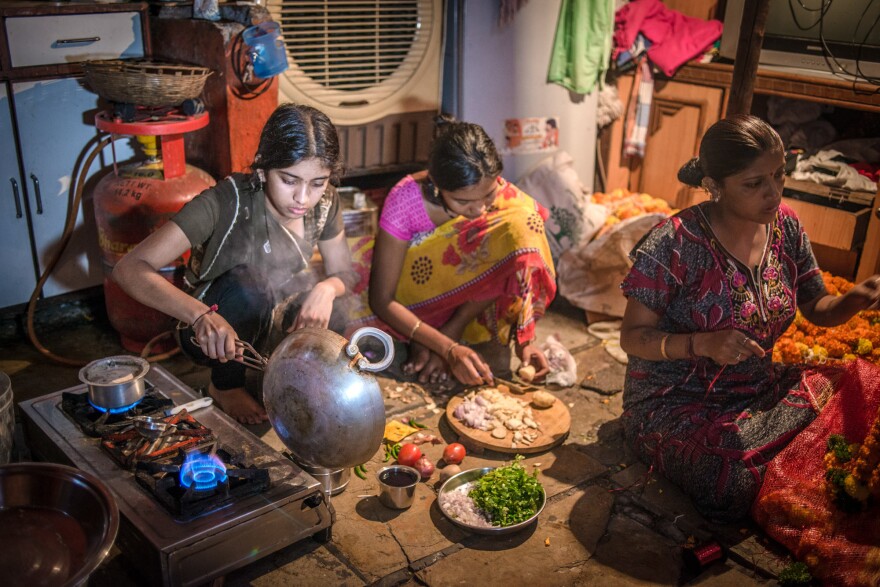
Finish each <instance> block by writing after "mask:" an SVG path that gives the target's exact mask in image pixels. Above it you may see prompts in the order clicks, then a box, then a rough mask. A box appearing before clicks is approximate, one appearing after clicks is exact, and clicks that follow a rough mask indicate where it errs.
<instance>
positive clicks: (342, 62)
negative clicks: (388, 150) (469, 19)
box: [275, 0, 436, 107]
mask: <svg viewBox="0 0 880 587" xmlns="http://www.w3.org/2000/svg"><path fill="white" fill-rule="evenodd" d="M432 8H433V4H432V2H424V1H420V0H374V1H372V2H366V1H356V0H350V1H349V0H325V1H315V0H282V1H281V2H280V6H279V8H277V9H276V15H275V18H276V20H278V22H279V23H280V24H281V28H282V31H283V33H284V42H285V45H286V47H287V52H288V56H289V57H290V63H291V68H290V69H289V70H288V72H287V74H286V75H287V79H288V80H289V81H290V82H291V83H293V84H294V85H296V86H298V87H299V88H300V89H301V90H302V91H303V92H304V93H306V94H307V95H309V96H310V97H311V98H312V99H314V100H316V101H317V102H320V103H322V104H326V105H329V106H342V107H344V106H346V105H354V106H356V105H359V104H369V103H375V102H378V101H381V100H383V99H385V98H387V97H388V96H390V95H393V94H394V93H395V92H396V91H398V90H399V89H400V87H401V86H403V85H404V84H406V82H407V81H408V80H409V79H410V78H411V77H412V76H413V74H414V73H415V72H416V71H417V69H418V67H419V64H420V62H421V60H422V59H423V58H424V56H425V52H426V49H427V45H428V40H429V37H430V32H431V31H430V27H432V26H434V20H435V18H434V17H435V16H436V15H433V14H432Z"/></svg>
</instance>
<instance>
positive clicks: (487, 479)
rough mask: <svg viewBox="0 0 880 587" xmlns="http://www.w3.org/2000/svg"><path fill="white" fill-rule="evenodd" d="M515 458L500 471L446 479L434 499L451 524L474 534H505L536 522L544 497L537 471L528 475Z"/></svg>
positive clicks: (473, 471)
mask: <svg viewBox="0 0 880 587" xmlns="http://www.w3.org/2000/svg"><path fill="white" fill-rule="evenodd" d="M522 460H523V457H522V456H520V455H517V457H516V458H515V459H514V461H513V462H512V463H510V464H508V465H505V466H503V467H485V468H481V469H470V470H468V471H462V472H461V473H459V474H457V475H455V476H453V477H450V478H449V479H448V480H447V481H446V482H445V483H444V484H443V485H442V486H441V487H440V492H439V494H438V497H437V501H438V504H439V506H440V511H441V512H443V515H445V516H446V517H447V518H449V520H450V521H452V522H453V523H454V524H456V525H458V526H460V527H462V528H464V529H465V530H469V531H471V532H476V533H478V534H506V533H510V532H516V531H519V530H522V529H523V528H525V527H527V526H529V525H531V524H532V523H533V522H535V521H536V520H537V519H538V515H539V514H540V513H541V510H543V509H544V504H545V503H546V501H547V496H546V494H545V493H544V488H543V487H542V486H541V482H540V481H538V471H537V470H535V471H534V472H533V473H531V474H529V473H528V472H527V471H526V469H525V467H523V466H522V463H521V462H520V461H522Z"/></svg>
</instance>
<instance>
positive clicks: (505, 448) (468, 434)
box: [446, 390, 571, 454]
mask: <svg viewBox="0 0 880 587" xmlns="http://www.w3.org/2000/svg"><path fill="white" fill-rule="evenodd" d="M469 391H471V390H468V391H466V392H464V393H461V394H459V395H456V396H455V397H453V398H452V399H450V400H449V403H448V404H446V420H447V421H448V422H449V426H450V427H452V429H453V430H454V431H455V432H456V433H457V434H458V435H459V436H461V437H463V438H466V439H467V440H468V441H469V442H470V443H471V444H473V445H474V446H479V447H482V448H488V449H490V450H494V451H498V452H504V453H511V454H534V453H538V452H544V451H546V450H548V449H550V448H552V447H554V446H556V445H557V444H560V443H561V442H562V441H563V440H565V438H566V437H567V436H568V431H569V429H570V428H571V413H569V411H568V407H567V406H566V405H565V403H564V402H563V401H562V399H560V398H559V397H557V398H556V401H555V402H553V405H552V406H550V407H549V408H545V409H540V408H536V407H535V406H534V405H532V404H531V401H532V396H533V395H534V394H535V392H534V391H527V392H526V393H523V394H516V393H505V394H504V395H509V396H510V397H514V398H516V399H518V400H520V401H524V402H526V403H528V404H529V405H530V407H531V408H532V415H533V417H534V420H535V421H536V422H538V424H539V428H538V431H539V432H540V434H539V435H538V437H537V438H536V439H535V441H534V442H532V443H531V444H521V443H517V446H516V448H513V447H512V446H511V443H512V442H513V431H511V430H508V431H507V436H506V437H505V438H501V439H499V438H495V437H494V436H492V433H491V432H488V431H486V430H477V429H476V428H471V427H469V426H467V425H465V423H464V422H462V421H461V420H459V419H458V418H456V417H455V416H454V415H453V412H455V408H457V407H458V406H459V405H461V404H462V402H464V396H465V395H466V394H467V393H468V392H469ZM502 393H503V392H502Z"/></svg>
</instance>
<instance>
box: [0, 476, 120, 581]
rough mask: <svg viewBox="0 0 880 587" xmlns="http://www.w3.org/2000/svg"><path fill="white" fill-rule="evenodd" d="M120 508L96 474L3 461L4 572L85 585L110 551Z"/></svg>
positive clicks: (0, 538)
mask: <svg viewBox="0 0 880 587" xmlns="http://www.w3.org/2000/svg"><path fill="white" fill-rule="evenodd" d="M118 529H119V510H118V509H117V507H116V501H115V500H114V499H113V497H112V495H111V494H110V492H109V491H108V490H107V488H106V486H105V485H104V484H103V482H101V481H100V480H99V479H97V478H96V477H94V476H93V475H91V474H89V473H86V472H84V471H80V470H79V469H74V468H73V467H68V466H65V465H57V464H52V463H14V464H9V465H3V466H0V577H3V582H4V583H5V584H8V585H28V586H34V585H82V584H85V582H86V580H87V579H88V577H89V575H90V574H91V573H92V572H93V571H94V570H95V568H97V566H98V565H99V564H101V561H103V560H104V558H105V557H106V556H107V553H108V552H109V551H110V548H111V547H112V546H113V541H114V540H115V539H116V532H117V530H118Z"/></svg>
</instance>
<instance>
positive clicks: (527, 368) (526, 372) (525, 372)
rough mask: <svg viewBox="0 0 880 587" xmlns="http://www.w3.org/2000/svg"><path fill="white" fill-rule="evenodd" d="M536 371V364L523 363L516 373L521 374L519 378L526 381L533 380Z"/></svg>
mask: <svg viewBox="0 0 880 587" xmlns="http://www.w3.org/2000/svg"><path fill="white" fill-rule="evenodd" d="M535 373H536V371H535V367H534V365H523V366H522V367H520V368H519V371H517V372H516V374H517V375H519V378H520V379H522V380H523V381H525V382H526V383H531V382H532V379H534V378H535Z"/></svg>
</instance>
